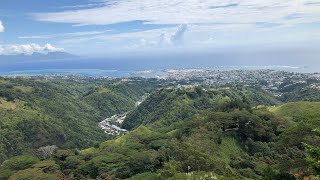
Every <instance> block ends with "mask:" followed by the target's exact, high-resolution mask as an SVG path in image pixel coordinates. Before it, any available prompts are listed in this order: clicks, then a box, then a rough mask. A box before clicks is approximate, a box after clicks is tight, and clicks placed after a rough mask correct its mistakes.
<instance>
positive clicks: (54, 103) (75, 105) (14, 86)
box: [0, 78, 153, 162]
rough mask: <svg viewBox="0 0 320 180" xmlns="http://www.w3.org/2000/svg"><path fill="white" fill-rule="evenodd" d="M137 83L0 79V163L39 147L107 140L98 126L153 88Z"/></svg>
mask: <svg viewBox="0 0 320 180" xmlns="http://www.w3.org/2000/svg"><path fill="white" fill-rule="evenodd" d="M132 81H135V80H132ZM137 81H139V83H140V85H142V84H144V86H141V88H136V87H135V86H133V87H131V86H130V85H128V83H129V82H122V81H121V80H113V81H101V80H93V79H84V80H81V81H79V80H62V79H53V80H44V79H12V78H9V79H5V78H0V137H1V138H0V162H2V161H3V160H5V159H7V158H8V157H11V156H14V155H20V154H23V153H30V152H33V151H34V149H36V148H39V147H42V146H47V145H57V146H59V147H64V148H85V147H89V146H92V145H93V144H94V142H97V141H98V142H99V141H100V142H101V141H104V140H105V139H107V138H110V137H108V136H107V135H106V134H105V133H103V131H102V130H101V129H100V128H99V127H98V126H97V122H99V121H101V120H102V119H104V118H106V117H108V116H111V115H113V114H118V113H123V112H126V111H129V110H132V109H133V108H134V107H135V100H136V99H139V98H140V95H142V94H144V93H146V92H147V91H148V90H149V89H152V87H153V84H152V83H153V82H151V81H147V80H146V81H141V80H137ZM149 82H151V83H149ZM131 83H132V82H131ZM144 87H145V88H144ZM126 91H129V93H127V92H126ZM131 92H132V96H130V93H131ZM133 92H134V93H133Z"/></svg>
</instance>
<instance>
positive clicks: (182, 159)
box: [0, 111, 280, 179]
mask: <svg viewBox="0 0 320 180" xmlns="http://www.w3.org/2000/svg"><path fill="white" fill-rule="evenodd" d="M279 123H280V121H279V120H278V119H277V118H275V117H273V116H272V114H270V113H269V114H268V112H253V113H250V112H247V111H234V112H229V113H227V112H224V113H223V112H220V113H216V112H213V113H205V114H202V115H198V116H197V117H195V118H193V119H190V120H188V121H186V122H185V123H184V124H183V125H182V126H181V127H180V128H177V129H175V130H174V131H171V132H169V133H161V132H157V130H156V129H151V128H148V127H145V126H139V127H137V128H136V129H134V130H133V131H131V132H129V133H128V134H126V135H123V136H120V137H118V138H116V139H113V140H109V141H106V142H104V143H101V144H100V145H99V146H96V147H95V148H90V149H86V150H83V151H80V152H77V151H74V150H58V151H57V152H56V153H55V154H54V156H53V157H52V160H54V161H55V165H57V166H59V167H60V170H61V172H62V173H64V175H65V176H66V177H73V178H76V179H89V178H95V179H108V178H112V177H113V178H119V179H125V178H130V177H133V179H137V178H138V179H139V177H140V178H141V177H145V178H150V177H156V179H169V178H172V179H177V177H180V178H178V179H185V178H183V177H184V175H185V172H188V171H192V172H195V174H196V173H197V174H198V176H199V177H201V176H202V175H203V176H204V175H205V174H211V175H212V176H216V177H219V178H225V179H230V178H235V179H241V178H250V179H257V178H259V177H261V175H262V174H263V170H264V169H265V168H266V167H267V165H268V163H270V162H269V161H270V159H272V155H270V156H269V155H268V153H271V152H269V151H270V150H267V149H268V148H269V145H271V144H272V142H273V141H274V139H273V138H274V137H275V136H276V131H277V126H278V125H277V124H279ZM234 124H237V125H238V127H237V128H235V127H232V126H233V125H234ZM269 143H270V144H269ZM21 158H23V157H21ZM22 160H23V159H22ZM22 160H21V161H22ZM10 161H11V160H10ZM10 161H9V162H10ZM46 161H47V160H46ZM33 163H37V162H33ZM4 164H6V163H4ZM15 169H17V168H16V166H11V167H8V166H3V168H2V169H0V170H3V171H5V170H6V171H10V172H11V174H10V176H12V177H21V178H23V177H32V175H33V174H32V173H31V172H34V171H35V165H32V163H30V165H29V166H27V167H26V168H24V169H23V170H22V172H21V171H17V170H15ZM28 172H30V173H29V174H28ZM205 172H207V173H205ZM23 173H25V174H23ZM49 173H51V172H49ZM137 174H140V175H137ZM0 175H1V173H0ZM135 175H137V177H134V176H135ZM33 176H36V174H35V175H33Z"/></svg>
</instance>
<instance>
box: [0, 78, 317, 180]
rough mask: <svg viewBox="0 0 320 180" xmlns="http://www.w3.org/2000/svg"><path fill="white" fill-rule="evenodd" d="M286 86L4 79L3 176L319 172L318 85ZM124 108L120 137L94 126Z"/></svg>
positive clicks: (0, 122) (0, 120) (288, 175)
mask: <svg viewBox="0 0 320 180" xmlns="http://www.w3.org/2000/svg"><path fill="white" fill-rule="evenodd" d="M286 91H287V92H286V94H287V95H288V96H286V97H285V98H287V99H283V98H284V97H280V98H278V97H275V96H273V95H272V94H270V93H268V92H266V91H264V90H262V89H261V88H259V86H250V87H249V86H245V85H241V84H239V85H226V86H214V87H208V86H196V87H191V86H188V87H181V88H172V87H170V88H169V86H167V85H165V82H163V81H160V80H155V79H140V78H138V79H125V80H124V79H114V80H107V81H102V80H92V79H90V80H88V79H86V80H83V81H74V80H44V79H34V80H27V81H26V80H23V79H1V80H0V115H1V117H0V135H1V136H0V137H1V139H0V152H1V153H0V155H1V156H0V158H1V159H0V160H1V162H2V165H1V166H0V179H59V178H60V179H61V178H67V179H132V180H136V179H155V180H156V179H188V178H189V179H196V178H202V179H266V180H267V179H268V180H269V179H270V180H271V179H272V180H273V179H275V180H277V179H279V180H282V179H297V178H298V179H299V178H300V179H302V178H304V177H305V178H317V175H319V173H320V165H319V159H320V149H319V147H320V113H319V110H320V104H319V102H306V101H305V100H308V98H309V97H315V96H317V95H315V94H317V93H319V92H313V91H312V92H310V93H309V94H301V93H300V95H303V97H302V96H301V99H299V97H298V96H295V98H296V99H292V98H289V97H290V96H289V94H290V93H294V92H295V91H296V89H295V88H293V90H292V91H289V90H286ZM149 93H150V95H149V96H148V97H147V98H146V99H145V100H144V101H143V102H142V103H141V104H140V105H139V106H137V107H135V104H136V102H137V101H140V100H141V97H142V96H143V95H146V94H149ZM292 97H293V96H292ZM306 98H307V99H306ZM286 101H304V102H289V103H285V102H286ZM308 101H309V100H308ZM315 101H317V100H316V99H315ZM127 111H130V112H129V113H128V115H127V117H126V119H125V120H124V122H123V124H122V127H123V128H126V129H128V130H130V131H129V132H128V133H127V134H124V135H121V136H119V137H116V138H112V137H108V136H107V135H105V134H104V133H103V131H101V130H100V129H99V128H98V126H97V123H98V122H99V121H101V120H102V119H103V118H106V117H108V116H111V115H113V114H117V113H123V112H127Z"/></svg>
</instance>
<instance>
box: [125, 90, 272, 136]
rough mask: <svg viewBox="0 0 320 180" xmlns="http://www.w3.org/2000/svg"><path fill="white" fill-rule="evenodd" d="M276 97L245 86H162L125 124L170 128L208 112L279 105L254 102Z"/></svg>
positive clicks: (128, 126) (269, 102)
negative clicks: (175, 87) (183, 87)
mask: <svg viewBox="0 0 320 180" xmlns="http://www.w3.org/2000/svg"><path fill="white" fill-rule="evenodd" d="M264 98H269V99H272V98H271V97H270V96H269V95H268V94H267V93H266V92H263V91H261V90H260V91H259V90H256V89H250V88H248V87H247V88H245V87H233V88H218V89H210V88H206V89H203V88H201V87H195V88H185V89H180V88H178V89H161V90H160V91H157V92H155V93H153V94H152V95H151V96H149V97H148V98H147V99H146V100H145V101H144V102H143V103H142V104H141V105H140V106H139V107H138V108H137V109H135V110H134V111H132V112H131V113H129V114H128V116H127V118H126V119H125V121H124V122H123V127H124V128H126V129H132V128H134V127H137V126H138V125H140V124H148V126H150V127H153V128H160V127H169V130H172V129H175V128H176V125H177V124H179V123H181V122H183V121H184V120H186V119H188V118H191V117H192V116H194V115H195V114H197V113H201V112H205V111H209V110H211V111H230V110H232V109H249V107H250V106H249V105H250V104H251V105H258V104H260V105H263V104H265V105H269V104H275V103H276V100H274V99H273V101H267V100H266V101H265V102H260V101H254V99H258V100H260V99H261V100H262V101H263V100H264Z"/></svg>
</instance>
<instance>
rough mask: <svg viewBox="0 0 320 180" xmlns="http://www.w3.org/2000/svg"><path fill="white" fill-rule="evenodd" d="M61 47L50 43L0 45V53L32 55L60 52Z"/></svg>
mask: <svg viewBox="0 0 320 180" xmlns="http://www.w3.org/2000/svg"><path fill="white" fill-rule="evenodd" d="M62 51H64V49H63V48H56V47H54V46H52V45H51V44H45V45H44V46H41V45H39V44H19V45H0V55H18V54H25V55H32V54H33V53H42V54H47V53H49V52H62Z"/></svg>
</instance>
